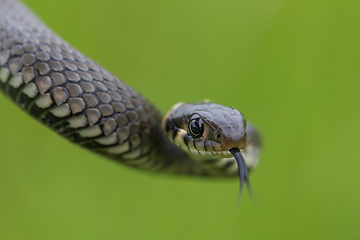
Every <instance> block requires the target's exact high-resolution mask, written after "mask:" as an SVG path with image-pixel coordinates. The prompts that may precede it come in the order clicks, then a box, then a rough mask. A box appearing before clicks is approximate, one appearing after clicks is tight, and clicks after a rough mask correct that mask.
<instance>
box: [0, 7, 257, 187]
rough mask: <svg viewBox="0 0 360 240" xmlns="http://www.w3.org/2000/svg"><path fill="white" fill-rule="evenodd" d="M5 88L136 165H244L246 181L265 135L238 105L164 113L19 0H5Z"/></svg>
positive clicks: (232, 171)
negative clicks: (61, 35)
mask: <svg viewBox="0 0 360 240" xmlns="http://www.w3.org/2000/svg"><path fill="white" fill-rule="evenodd" d="M0 89H1V90H2V91H3V93H4V94H5V95H7V96H8V97H9V98H11V99H12V100H13V101H14V102H15V103H16V104H17V105H19V106H20V107H21V108H22V109H24V110H25V111H26V112H28V113H29V114H31V115H32V116H33V117H35V118H36V119H38V120H39V121H41V122H42V123H44V124H45V125H47V126H48V127H50V128H51V129H53V130H54V131H56V132H58V133H59V134H61V135H63V136H64V137H66V138H67V139H69V140H70V141H72V142H74V143H77V144H79V145H81V146H82V147H85V148H88V149H90V150H91V151H94V152H96V153H99V154H101V155H105V156H106V157H108V158H111V159H113V160H115V161H118V162H121V163H123V164H126V165H129V166H132V167H137V168H142V169H148V170H154V171H166V172H174V173H181V174H192V175H199V176H235V175H236V174H237V173H238V169H239V174H240V177H241V182H243V181H244V180H245V181H248V176H247V167H248V168H253V167H255V166H256V165H257V163H258V159H259V147H260V138H259V135H258V133H257V131H256V130H255V128H254V127H252V126H251V125H250V124H249V125H247V126H246V120H245V118H244V116H243V115H242V114H241V113H240V112H239V111H238V110H236V109H234V108H227V107H224V106H222V105H218V104H215V103H207V102H200V103H196V104H190V105H189V104H177V105H175V106H174V108H173V109H172V110H171V111H170V112H169V113H168V114H167V115H166V116H165V117H164V119H163V120H161V119H162V118H161V115H160V114H159V111H158V110H157V109H156V108H155V106H154V105H153V104H152V103H150V102H149V101H148V100H147V99H146V98H144V97H143V96H142V95H140V94H139V93H138V92H136V91H135V90H134V89H132V88H131V87H130V86H128V85H127V84H125V83H124V82H122V81H121V80H119V79H118V78H117V77H115V76H114V75H113V74H111V73H110V72H108V71H107V70H105V69H104V68H103V67H101V66H99V65H98V64H96V63H95V62H94V61H92V60H91V59H90V58H88V57H86V56H85V55H83V54H82V53H80V52H79V51H78V50H76V49H75V48H73V47H72V46H71V45H69V44H68V43H67V42H65V41H64V40H62V39H61V38H60V37H59V36H57V35H56V34H55V33H54V32H52V31H51V30H50V29H49V28H48V27H46V26H45V25H44V23H43V22H42V21H40V20H39V19H38V18H37V17H35V16H34V15H33V14H32V13H31V12H30V11H29V10H28V9H27V8H26V7H25V6H23V5H22V4H21V3H19V2H18V1H16V0H0ZM161 121H162V123H163V124H162V126H163V129H162V128H161ZM240 150H242V152H243V154H244V155H245V159H246V164H247V167H246V165H245V162H244V161H243V159H242V155H241V152H240ZM191 152H193V153H194V154H195V155H194V154H192V153H191ZM233 156H235V158H234V157H233ZM239 159H240V160H239ZM241 159H242V160H241ZM235 160H239V161H238V163H239V164H238V165H239V166H238V167H237V163H236V161H235Z"/></svg>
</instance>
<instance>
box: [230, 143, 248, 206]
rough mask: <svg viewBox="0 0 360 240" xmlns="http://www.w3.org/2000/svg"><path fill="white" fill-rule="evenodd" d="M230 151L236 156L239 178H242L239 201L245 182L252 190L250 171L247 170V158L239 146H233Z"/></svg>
mask: <svg viewBox="0 0 360 240" xmlns="http://www.w3.org/2000/svg"><path fill="white" fill-rule="evenodd" d="M229 151H230V152H231V153H232V154H233V155H234V158H235V160H236V162H237V165H238V174H239V180H240V193H239V201H240V200H241V195H242V191H243V186H244V182H245V183H246V185H247V187H248V190H249V191H251V186H250V180H249V173H248V170H247V166H246V162H245V158H244V156H243V155H242V153H241V151H240V150H239V149H238V148H232V149H230V150H229Z"/></svg>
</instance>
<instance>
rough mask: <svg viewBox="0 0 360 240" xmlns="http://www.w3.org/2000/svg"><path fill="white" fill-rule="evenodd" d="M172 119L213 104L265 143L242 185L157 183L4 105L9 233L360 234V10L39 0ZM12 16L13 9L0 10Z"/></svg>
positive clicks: (286, 4) (0, 155)
mask: <svg viewBox="0 0 360 240" xmlns="http://www.w3.org/2000/svg"><path fill="white" fill-rule="evenodd" d="M26 2H27V4H28V5H29V6H30V7H31V8H32V9H34V11H35V12H36V13H37V14H38V15H39V16H41V18H42V19H43V20H44V21H45V22H46V23H47V24H48V25H49V26H50V27H51V28H52V29H53V30H54V31H56V32H57V33H58V34H59V35H60V36H62V37H63V38H64V39H66V40H67V41H69V42H70V43H71V44H73V45H74V46H75V47H77V48H79V49H80V50H81V51H82V52H84V53H85V54H86V55H88V56H90V57H91V58H93V59H94V60H95V61H97V62H99V63H100V64H101V65H103V66H104V67H106V68H107V69H109V70H110V71H112V72H113V73H114V74H116V75H117V76H119V77H120V78H122V79H124V80H125V81H126V82H128V83H129V84H130V85H132V86H133V87H134V88H135V89H137V90H138V91H140V92H141V93H143V94H144V95H145V96H147V97H148V98H149V99H151V100H152V101H153V102H154V103H155V104H156V105H157V106H158V107H159V108H160V109H161V111H162V112H165V111H167V109H168V108H169V107H171V106H172V105H173V104H174V103H176V102H178V101H198V100H201V99H204V98H208V99H211V100H213V101H216V102H219V103H222V104H224V105H229V106H234V107H237V108H238V109H240V110H241V111H242V112H243V113H244V114H245V116H246V117H247V119H248V120H249V121H252V122H254V123H255V124H256V125H257V126H258V127H259V128H260V129H261V132H262V135H263V137H264V142H265V145H264V151H263V158H262V163H261V165H260V167H259V168H258V170H257V171H255V172H254V173H253V174H251V181H252V185H253V188H254V190H255V194H256V201H255V203H252V202H251V199H250V198H249V196H248V194H244V196H243V200H242V203H241V206H240V209H239V208H238V206H237V195H238V181H237V180H236V179H234V180H222V181H218V180H216V181H215V180H201V179H191V178H180V177H172V176H166V175H161V174H160V175H159V174H146V173H144V172H141V171H138V170H133V169H129V168H127V167H125V166H121V165H117V164H115V163H113V162H111V161H107V160H104V159H103V158H102V157H99V156H97V155H94V154H92V153H89V152H87V151H86V150H83V149H81V148H79V147H77V146H74V145H72V144H71V143H69V142H68V141H66V140H65V139H63V138H61V137H59V136H58V135H57V134H55V133H53V132H51V131H50V130H48V129H47V128H45V127H44V126H42V125H40V124H39V123H38V122H36V121H35V120H33V119H32V118H30V117H28V116H27V115H26V114H25V113H23V112H22V111H21V110H19V109H18V108H16V107H15V106H14V105H13V104H12V103H11V102H10V101H9V100H7V99H6V98H5V97H4V96H3V95H0V102H1V118H0V126H1V127H0V239H1V240H13V239H14V240H15V239H360V228H359V225H360V206H359V205H360V200H359V198H360V193H359V188H358V187H359V182H360V174H359V169H360V151H359V147H358V145H359V143H360V141H359V132H360V131H359V126H358V125H359V122H360V113H359V109H358V103H359V100H360V99H359V89H360V81H359V80H360V26H359V25H360V24H359V23H360V14H359V12H360V2H359V1H347V0H345V1H336V0H330V1H329V0H311V1H285V0H257V1H247V0H222V1H219V0H217V1H216V0H191V1H190V0H175V1H161V0H151V1H148V0H135V1H125V0H120V1H115V0H113V1H107V0H104V1H96V0H77V1H72V0H53V1H45V0H42V1H41V0H27V1H26ZM0 7H1V6H0Z"/></svg>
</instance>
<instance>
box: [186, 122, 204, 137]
mask: <svg viewBox="0 0 360 240" xmlns="http://www.w3.org/2000/svg"><path fill="white" fill-rule="evenodd" d="M189 130H190V134H191V135H192V136H193V137H195V138H197V137H200V136H201V135H202V133H203V131H204V125H203V124H202V123H201V124H200V123H199V120H198V119H194V120H192V121H191V122H190V123H189Z"/></svg>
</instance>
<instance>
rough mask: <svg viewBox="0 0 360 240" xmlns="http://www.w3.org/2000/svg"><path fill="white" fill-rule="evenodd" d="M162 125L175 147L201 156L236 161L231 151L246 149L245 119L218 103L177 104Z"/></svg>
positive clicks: (234, 110)
mask: <svg viewBox="0 0 360 240" xmlns="http://www.w3.org/2000/svg"><path fill="white" fill-rule="evenodd" d="M162 125H163V129H164V131H165V133H166V134H167V136H168V137H169V139H170V140H172V141H173V142H174V143H175V144H176V145H178V146H179V147H181V148H184V150H186V149H187V150H188V151H189V152H191V153H194V154H197V155H201V156H206V157H209V156H217V157H219V156H221V157H233V154H231V152H230V149H232V148H237V149H240V150H243V149H245V148H246V145H247V141H246V125H247V122H246V119H245V117H244V115H243V114H242V113H241V112H239V111H238V110H237V109H235V108H230V107H225V106H223V105H220V104H216V103H211V102H199V103H186V104H185V103H178V104H176V105H175V106H174V107H173V108H172V109H171V110H170V111H169V112H168V114H167V115H166V116H165V117H164V119H163V123H162Z"/></svg>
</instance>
